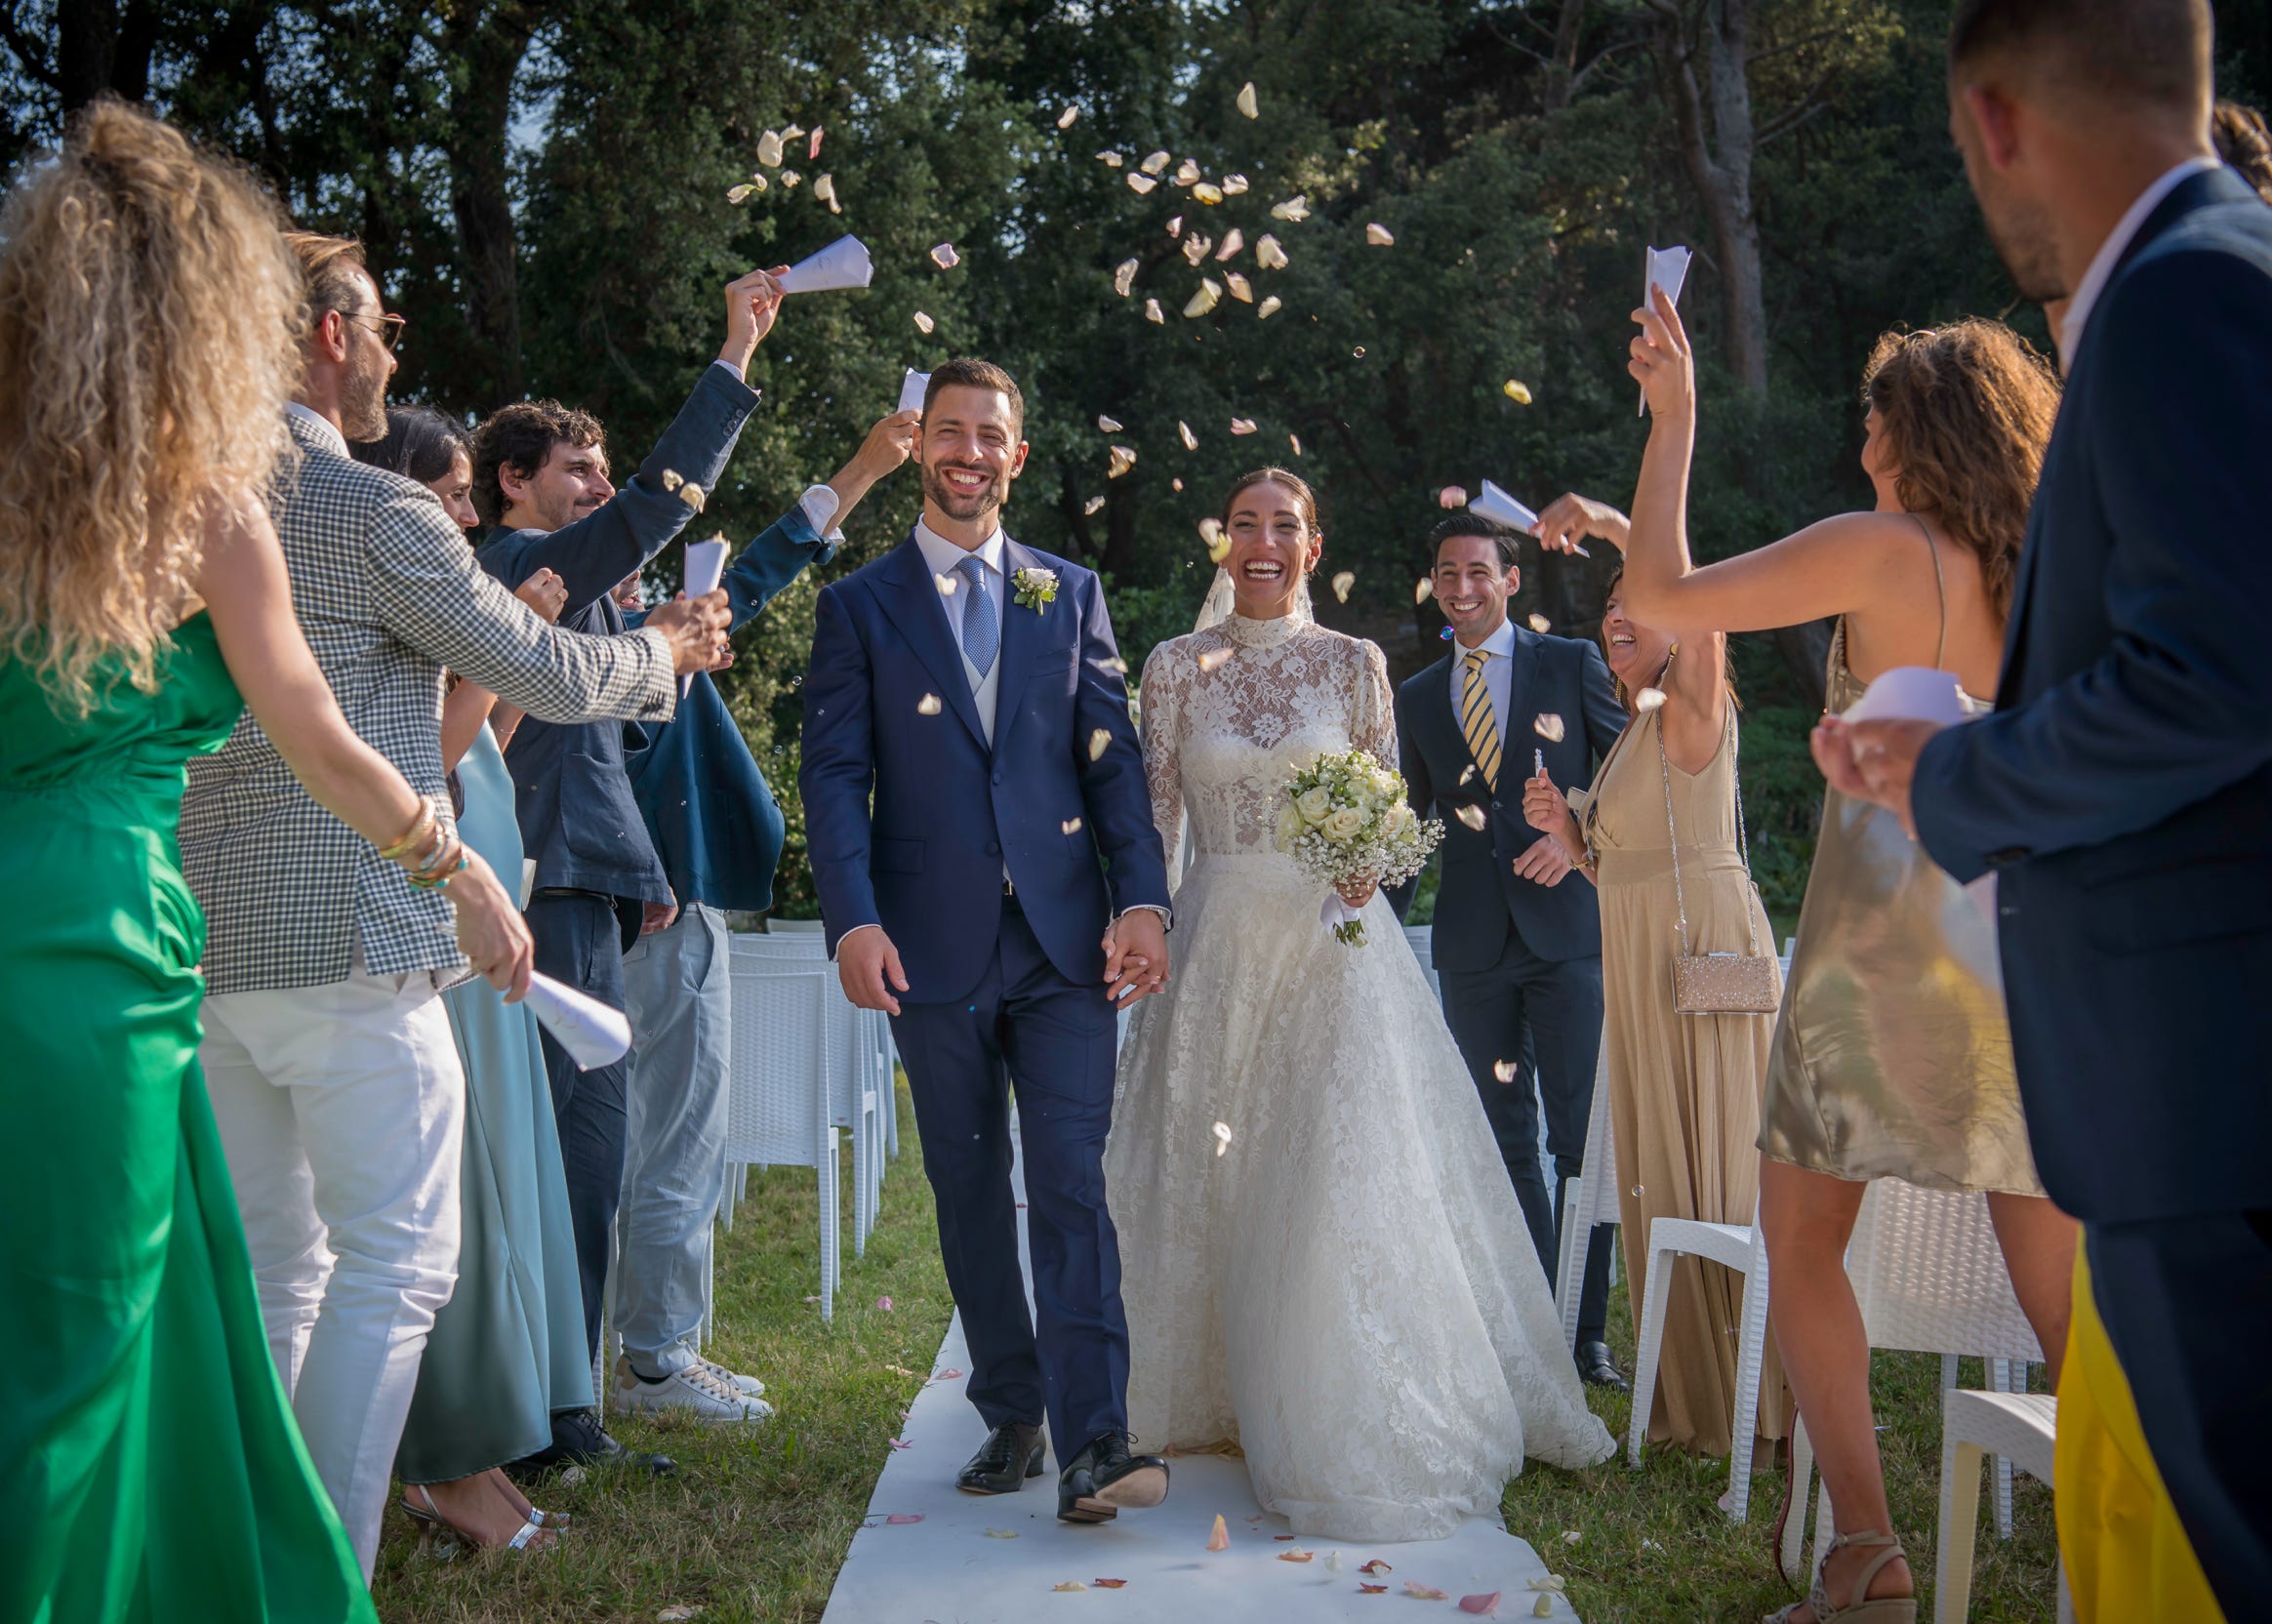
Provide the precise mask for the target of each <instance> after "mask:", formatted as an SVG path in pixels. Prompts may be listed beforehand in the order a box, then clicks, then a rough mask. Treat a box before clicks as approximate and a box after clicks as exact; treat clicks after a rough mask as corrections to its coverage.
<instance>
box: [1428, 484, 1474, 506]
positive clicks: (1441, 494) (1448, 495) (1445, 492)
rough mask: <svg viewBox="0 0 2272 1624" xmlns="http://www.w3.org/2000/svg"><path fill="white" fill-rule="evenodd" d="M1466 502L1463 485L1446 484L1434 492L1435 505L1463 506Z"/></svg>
mask: <svg viewBox="0 0 2272 1624" xmlns="http://www.w3.org/2000/svg"><path fill="white" fill-rule="evenodd" d="M1467 502H1468V494H1467V487H1466V486H1465V485H1446V486H1444V487H1443V489H1442V490H1440V491H1438V492H1437V493H1436V506H1437V507H1466V506H1467Z"/></svg>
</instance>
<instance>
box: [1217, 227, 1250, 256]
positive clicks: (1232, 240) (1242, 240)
mask: <svg viewBox="0 0 2272 1624" xmlns="http://www.w3.org/2000/svg"><path fill="white" fill-rule="evenodd" d="M1245 246H1246V233H1245V232H1243V231H1241V230H1239V229H1238V227H1237V226H1236V225H1234V226H1232V227H1231V229H1230V230H1228V231H1226V232H1224V233H1223V246H1222V247H1220V248H1218V249H1216V250H1215V258H1216V259H1217V260H1218V261H1221V260H1231V259H1236V258H1237V254H1238V251H1239V250H1240V249H1241V248H1244V247H1245Z"/></svg>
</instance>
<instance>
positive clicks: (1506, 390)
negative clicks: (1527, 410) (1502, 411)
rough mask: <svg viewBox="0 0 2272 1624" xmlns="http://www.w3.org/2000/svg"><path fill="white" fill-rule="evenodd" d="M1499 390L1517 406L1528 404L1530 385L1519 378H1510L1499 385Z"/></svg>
mask: <svg viewBox="0 0 2272 1624" xmlns="http://www.w3.org/2000/svg"><path fill="white" fill-rule="evenodd" d="M1499 392H1500V393H1501V394H1503V395H1505V396H1506V397H1507V398H1508V399H1509V400H1512V401H1513V402H1515V404H1516V405H1518V406H1527V405H1529V404H1530V386H1529V385H1528V384H1525V383H1523V382H1522V381H1521V380H1520V379H1516V378H1510V379H1508V380H1507V382H1506V383H1504V384H1501V385H1500V386H1499Z"/></svg>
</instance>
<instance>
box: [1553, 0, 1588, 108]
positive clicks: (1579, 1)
mask: <svg viewBox="0 0 2272 1624" xmlns="http://www.w3.org/2000/svg"><path fill="white" fill-rule="evenodd" d="M1585 20H1586V0H1562V12H1561V15H1560V16H1558V17H1557V18H1556V19H1555V24H1554V61H1553V63H1552V64H1551V65H1550V66H1549V67H1548V68H1547V70H1546V110H1547V111H1548V112H1550V113H1554V112H1560V111H1562V108H1564V107H1566V106H1568V105H1569V104H1570V93H1571V90H1572V87H1573V86H1574V85H1575V83H1576V81H1577V76H1578V30H1579V29H1580V28H1581V27H1582V26H1583V25H1584V23H1585Z"/></svg>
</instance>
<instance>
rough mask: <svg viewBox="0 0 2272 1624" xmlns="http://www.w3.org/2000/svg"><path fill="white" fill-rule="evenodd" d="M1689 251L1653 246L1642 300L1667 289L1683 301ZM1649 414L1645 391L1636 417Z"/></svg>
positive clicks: (1652, 301)
mask: <svg viewBox="0 0 2272 1624" xmlns="http://www.w3.org/2000/svg"><path fill="white" fill-rule="evenodd" d="M1688 259H1689V255H1688V251H1687V250H1686V249H1685V248H1652V249H1650V250H1649V251H1648V269H1647V272H1646V274H1645V275H1644V277H1643V281H1642V285H1641V302H1642V304H1644V305H1653V304H1655V303H1656V291H1657V289H1659V288H1662V289H1664V290H1665V297H1666V298H1667V299H1669V300H1671V301H1672V302H1673V303H1674V304H1680V302H1681V288H1682V285H1683V284H1684V283H1685V282H1686V281H1687V280H1688ZM1647 414H1648V395H1647V393H1646V391H1643V394H1642V397H1641V409H1640V410H1639V411H1637V412H1635V413H1634V414H1633V415H1634V416H1635V417H1637V418H1638V417H1645V416H1647Z"/></svg>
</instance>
